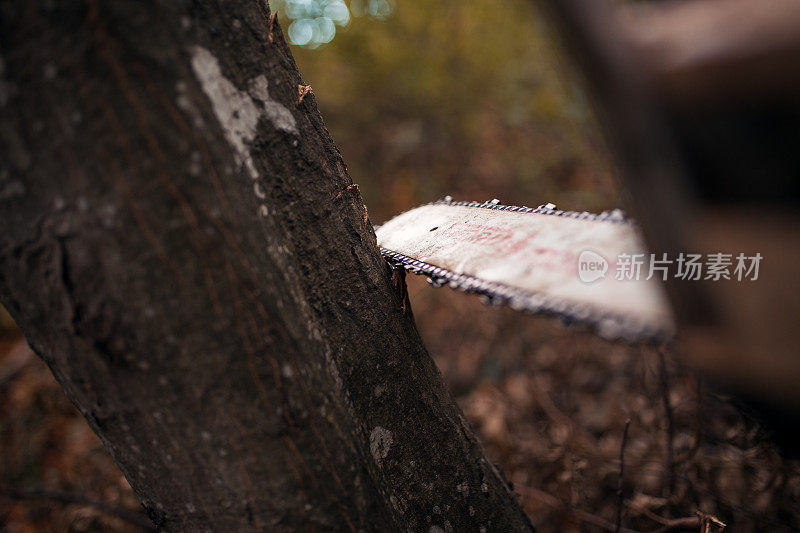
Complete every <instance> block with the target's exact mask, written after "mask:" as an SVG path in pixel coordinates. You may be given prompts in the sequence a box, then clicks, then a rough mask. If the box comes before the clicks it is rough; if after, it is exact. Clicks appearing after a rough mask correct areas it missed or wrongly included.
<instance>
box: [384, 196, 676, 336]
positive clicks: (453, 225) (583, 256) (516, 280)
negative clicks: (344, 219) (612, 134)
mask: <svg viewBox="0 0 800 533" xmlns="http://www.w3.org/2000/svg"><path fill="white" fill-rule="evenodd" d="M376 234H377V237H378V244H379V246H380V249H381V253H382V254H383V256H384V257H385V258H386V260H387V262H389V264H390V265H391V266H392V267H393V268H403V269H405V270H407V271H409V272H411V273H413V274H420V275H425V276H427V277H428V278H429V280H428V281H429V282H430V283H431V284H432V285H434V286H437V287H438V286H443V285H447V286H449V287H451V288H454V289H459V290H462V291H465V292H470V293H477V294H480V295H483V296H484V297H485V301H487V303H490V304H496V305H499V304H505V305H509V306H510V307H512V308H513V309H516V310H518V311H526V312H529V313H535V314H545V315H550V316H557V317H560V318H562V320H563V321H564V322H565V323H568V324H582V325H587V326H589V327H590V328H592V329H593V330H594V331H595V332H596V333H598V334H599V335H601V336H602V337H604V338H607V339H611V340H615V339H621V340H625V341H628V342H650V343H662V342H666V341H669V340H670V339H671V338H672V337H673V335H674V325H673V319H672V314H671V312H670V309H669V305H668V302H667V299H666V297H665V294H664V291H663V288H662V286H661V284H660V283H659V282H658V280H656V279H649V280H648V279H638V280H635V279H627V278H623V279H618V278H619V276H616V275H615V272H616V271H617V267H618V262H619V259H618V258H620V257H631V256H633V255H635V254H637V255H640V256H647V254H645V249H644V244H643V239H642V238H641V236H640V234H639V231H638V228H637V226H636V224H635V223H634V222H633V221H632V220H630V219H629V218H627V217H625V215H624V214H623V213H622V212H621V211H619V210H614V211H608V212H604V213H601V214H593V213H587V212H582V213H581V212H575V211H561V210H557V209H556V208H555V205H553V204H546V205H542V206H539V207H536V208H531V207H524V206H522V207H520V206H511V205H503V204H500V202H499V201H497V200H492V201H491V202H484V203H478V202H458V201H453V200H452V198H450V197H446V198H444V199H443V200H439V201H437V202H433V203H430V204H426V205H422V206H420V207H417V208H415V209H412V210H410V211H406V212H405V213H402V214H400V215H398V216H396V217H394V218H393V219H391V220H390V221H388V222H387V223H385V224H384V225H382V226H380V227H378V228H376ZM642 271H643V273H644V274H645V276H643V278H645V277H647V276H646V274H647V271H646V269H642Z"/></svg>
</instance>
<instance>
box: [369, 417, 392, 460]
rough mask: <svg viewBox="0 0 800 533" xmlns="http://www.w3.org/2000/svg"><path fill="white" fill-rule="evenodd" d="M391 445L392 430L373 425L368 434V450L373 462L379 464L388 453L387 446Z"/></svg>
mask: <svg viewBox="0 0 800 533" xmlns="http://www.w3.org/2000/svg"><path fill="white" fill-rule="evenodd" d="M391 446H392V432H391V431H389V430H388V429H386V428H382V427H381V426H375V429H373V430H372V433H370V435H369V451H370V452H371V453H372V458H373V459H375V463H376V464H378V465H380V464H381V463H382V462H383V460H384V459H386V456H387V455H389V448H391Z"/></svg>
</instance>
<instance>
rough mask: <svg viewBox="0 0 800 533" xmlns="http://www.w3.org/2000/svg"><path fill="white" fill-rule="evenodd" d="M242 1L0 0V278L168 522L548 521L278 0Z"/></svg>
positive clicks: (148, 502)
mask: <svg viewBox="0 0 800 533" xmlns="http://www.w3.org/2000/svg"><path fill="white" fill-rule="evenodd" d="M221 4H222V3H217V2H214V1H210V0H202V1H201V0H197V1H183V2H167V1H160V2H159V1H142V0H125V1H120V0H115V1H114V2H100V1H98V0H95V1H89V2H88V3H86V4H84V3H81V2H63V3H57V2H44V1H43V2H29V1H27V0H18V1H16V2H4V3H3V4H2V11H1V12H0V17H1V18H0V46H1V47H2V48H0V53H1V54H2V56H1V57H0V143H1V144H0V157H1V158H2V159H0V206H2V218H1V219H0V220H2V226H0V292H1V294H2V301H3V304H4V305H5V306H6V307H7V309H8V310H9V312H10V313H11V314H12V316H13V317H14V318H15V319H16V321H17V323H18V324H19V326H20V327H21V328H22V330H23V332H24V333H25V335H26V336H27V338H28V340H29V342H30V344H31V346H33V348H34V349H35V350H36V352H37V353H38V354H40V355H41V356H42V358H43V359H44V360H45V361H46V362H47V363H48V365H49V366H50V368H51V369H52V371H53V373H54V374H55V376H56V378H57V379H58V381H59V382H60V383H61V385H62V386H63V387H64V389H65V391H66V392H67V394H68V395H69V397H70V398H71V399H72V401H73V402H74V403H75V405H77V407H78V408H79V409H80V411H81V412H82V413H83V415H84V416H85V417H86V419H87V420H88V421H89V423H90V424H91V426H92V428H93V429H94V431H95V432H96V433H97V434H98V435H99V436H100V438H101V439H102V441H103V443H104V445H105V447H106V449H107V450H108V451H109V452H110V453H111V455H112V456H113V457H114V459H115V461H116V462H117V464H118V465H119V466H120V468H121V469H122V471H123V472H124V474H125V476H126V478H127V479H128V480H129V481H130V483H131V485H132V486H133V489H134V490H135V492H136V494H137V495H138V497H139V499H140V500H141V501H142V503H143V505H144V507H145V508H146V510H147V512H148V514H149V515H150V517H151V518H152V519H153V521H154V522H155V523H156V524H157V525H158V526H160V527H162V528H163V529H165V530H168V531H185V530H208V529H210V530H214V531H234V530H251V529H267V530H305V529H307V528H311V529H326V530H327V529H343V530H353V531H355V530H430V531H440V530H445V531H449V530H456V531H478V530H482V529H483V528H485V529H486V530H503V531H505V530H527V529H530V528H531V526H530V524H529V522H528V520H527V518H526V517H525V515H524V513H523V512H522V511H521V509H520V507H519V505H518V503H517V501H516V498H515V496H514V494H513V492H512V491H511V490H510V488H509V486H508V485H507V483H506V482H505V481H504V480H503V478H502V476H501V475H500V474H499V472H498V471H497V469H496V468H495V467H494V466H493V465H492V464H490V463H489V462H487V460H486V459H485V457H484V454H483V450H482V448H481V446H480V444H479V443H478V442H477V441H476V439H475V437H474V435H473V433H472V430H471V429H470V427H469V425H468V423H467V422H466V421H465V419H464V417H463V415H462V413H461V411H460V410H459V409H458V407H457V406H456V404H455V403H454V401H453V399H452V398H451V397H450V395H449V394H448V392H447V390H446V388H445V385H444V383H443V381H442V378H441V375H440V374H439V372H438V371H437V369H436V367H435V365H434V364H433V362H432V361H431V359H430V357H429V355H428V354H427V352H426V351H425V348H424V347H423V345H422V342H421V341H420V337H419V334H418V333H417V330H416V328H415V326H414V322H413V317H412V316H411V312H410V309H409V307H408V302H407V301H404V299H403V298H402V297H401V294H402V291H401V290H399V289H402V283H404V282H403V280H402V278H399V277H398V276H395V275H394V274H393V273H392V271H391V270H390V269H389V267H388V266H387V265H386V263H385V262H384V261H383V260H382V258H381V256H380V254H379V251H378V249H377V246H376V242H375V235H374V233H373V231H372V226H371V224H370V222H369V220H368V218H367V215H366V209H365V207H364V204H363V203H362V200H361V197H360V194H359V191H358V188H357V187H355V186H354V185H353V184H352V181H351V179H350V177H349V176H348V174H347V169H346V167H345V165H344V163H343V162H342V159H341V156H340V154H339V152H338V151H337V149H336V147H335V146H334V145H333V143H332V141H331V138H330V136H329V134H328V131H327V130H326V129H325V126H324V125H323V123H322V119H321V118H320V116H319V113H318V112H317V108H316V105H315V103H314V97H313V95H312V94H310V93H309V94H307V95H305V97H304V98H303V99H302V101H300V102H298V97H299V95H298V86H299V85H300V84H301V83H302V80H301V78H300V75H299V74H298V72H297V67H296V65H295V63H294V60H293V59H292V56H291V53H290V51H289V49H288V47H287V45H286V43H285V41H284V39H283V36H282V33H281V31H280V29H279V28H278V25H277V23H275V24H274V25H273V26H271V25H270V22H269V11H268V9H269V8H268V7H267V6H266V5H265V4H259V3H258V2H256V0H252V1H247V2H244V1H236V2H226V3H224V5H221ZM393 280H394V281H393Z"/></svg>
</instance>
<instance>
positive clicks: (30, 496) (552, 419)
mask: <svg viewBox="0 0 800 533" xmlns="http://www.w3.org/2000/svg"><path fill="white" fill-rule="evenodd" d="M408 282H409V292H410V297H411V302H412V303H413V305H414V312H415V315H416V318H417V323H418V326H419V329H420V331H421V333H422V335H423V337H424V339H425V341H426V344H427V345H428V347H429V349H430V351H431V353H432V354H433V356H434V358H435V360H436V362H437V364H438V365H439V368H440V369H441V371H442V373H443V374H444V376H445V379H446V380H447V382H448V384H449V386H450V390H451V391H452V393H453V395H454V396H455V397H456V398H457V400H458V402H459V404H460V405H461V407H462V409H463V410H464V412H465V413H466V415H467V418H468V419H469V420H470V422H471V423H472V425H473V427H474V428H475V430H476V431H477V432H478V434H479V436H480V438H481V440H482V442H483V443H484V446H485V447H486V450H487V453H488V455H489V457H490V458H491V459H492V460H493V461H495V462H496V463H498V464H499V465H500V466H501V467H502V469H503V471H504V472H505V475H506V477H507V478H508V480H509V481H511V482H512V483H513V486H514V488H515V490H516V491H517V493H518V494H519V495H520V498H521V501H522V504H523V505H524V507H525V509H526V511H527V512H528V514H529V516H530V517H531V519H532V521H533V522H534V524H535V525H536V526H537V528H538V529H539V531H544V532H547V531H602V530H611V531H613V530H614V525H615V524H616V520H617V513H618V512H620V510H621V513H622V523H623V525H624V526H625V527H626V528H629V529H631V530H635V531H656V530H659V529H662V528H664V527H666V526H667V525H669V524H672V525H675V522H670V520H674V519H678V518H688V519H694V520H697V519H698V517H713V518H708V520H709V521H710V529H709V531H712V532H713V531H719V530H720V528H719V527H718V526H717V525H715V524H714V522H713V520H715V519H716V520H719V521H720V522H722V523H725V524H727V526H728V527H727V529H726V530H727V531H737V532H738V531H791V530H794V529H797V528H800V463H798V461H796V460H790V459H785V458H783V457H782V455H781V454H780V453H779V450H778V449H777V448H776V446H775V445H774V444H772V443H771V441H770V439H769V434H768V432H767V431H766V430H765V429H764V428H763V427H762V426H760V425H759V423H758V422H757V421H756V420H754V419H753V418H752V417H749V416H748V415H746V414H744V412H743V411H742V410H740V409H738V408H737V407H735V405H734V403H733V402H732V401H731V399H730V398H726V397H724V396H721V395H720V394H719V393H718V392H715V391H714V390H713V389H712V388H711V387H710V386H709V385H707V384H705V383H702V382H701V381H700V380H699V379H698V377H697V376H696V375H695V373H693V372H692V371H691V370H688V369H687V368H685V367H684V366H682V365H680V364H678V363H677V362H676V361H675V360H674V358H673V357H672V355H671V354H669V353H664V352H661V351H659V350H657V349H654V348H642V347H633V346H627V345H622V344H614V343H608V342H605V341H602V340H600V339H598V338H596V337H594V336H593V335H590V334H588V333H585V332H581V331H577V330H572V329H568V328H565V327H563V326H561V325H560V324H559V323H558V322H557V321H555V320H551V319H541V318H535V317H530V316H526V315H522V314H519V313H516V312H514V311H512V310H510V309H507V308H495V307H489V306H486V305H483V304H482V303H480V301H479V299H478V298H477V297H474V296H469V295H464V294H461V293H457V292H455V291H451V290H449V289H433V288H431V287H429V286H428V285H427V284H426V283H425V281H424V278H420V277H415V276H410V277H409V279H408ZM627 420H630V423H629V428H628V435H627V439H626V442H625V446H624V474H623V483H622V506H620V497H619V490H618V489H619V479H620V466H621V464H620V451H621V449H622V441H623V434H624V432H625V425H626V421H627ZM670 435H671V437H670ZM670 450H671V451H670ZM0 457H2V461H0V531H2V532H4V533H5V532H7V533H22V532H33V531H75V532H78V531H112V532H123V531H141V530H142V528H141V527H139V526H136V525H135V524H133V523H132V522H131V521H130V520H126V519H122V518H119V517H117V516H115V515H114V514H112V513H110V512H109V511H108V509H100V508H98V506H93V505H88V504H85V503H74V502H69V501H66V500H69V499H70V498H71V497H72V496H78V497H79V498H84V499H88V500H92V501H95V502H101V503H103V504H105V505H107V506H111V507H114V508H119V509H123V510H129V511H133V512H134V513H139V512H140V507H139V505H138V502H137V500H136V498H135V496H134V495H133V492H132V491H131V489H130V487H129V485H128V484H127V482H126V481H125V479H124V477H123V476H122V474H121V472H120V471H119V469H118V468H117V467H116V465H115V464H114V463H113V461H112V460H111V458H110V457H109V455H108V454H107V453H106V452H105V451H104V450H103V447H102V445H101V443H100V441H99V439H98V438H97V437H96V436H95V435H94V434H93V433H92V431H91V430H90V429H89V426H88V425H87V424H86V422H85V421H84V419H83V418H82V417H81V416H80V414H79V413H78V412H77V410H76V409H75V408H74V407H73V406H72V404H71V403H70V402H69V400H68V399H67V398H66V396H65V395H64V393H63V392H62V391H61V389H60V387H59V386H58V384H57V383H56V382H55V380H54V378H53V377H52V375H51V374H50V372H49V370H48V369H47V367H46V365H45V364H44V363H43V362H42V361H41V360H39V359H38V358H37V357H36V356H35V355H34V354H33V353H32V352H31V351H30V349H29V348H28V347H27V344H26V343H25V342H24V340H23V339H22V338H21V337H20V336H19V333H18V332H17V331H16V330H14V329H13V328H11V329H9V328H7V329H6V330H5V331H4V332H3V334H2V339H0ZM41 490H46V491H51V493H50V494H47V495H41V494H37V493H36V492H35V491H41ZM698 513H699V514H698ZM139 516H143V515H139ZM684 530H686V529H684ZM689 530H695V531H699V530H700V528H699V527H698V526H694V527H693V528H692V529H689Z"/></svg>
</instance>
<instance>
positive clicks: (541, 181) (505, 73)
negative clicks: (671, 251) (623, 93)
mask: <svg viewBox="0 0 800 533" xmlns="http://www.w3.org/2000/svg"><path fill="white" fill-rule="evenodd" d="M386 1H388V0H386ZM301 3H302V4H303V5H304V6H312V7H310V8H309V9H308V10H306V7H303V9H299V8H298V7H297V6H298V4H301ZM339 3H340V2H339ZM271 4H272V8H273V9H278V10H279V20H280V22H281V24H282V26H283V27H284V28H286V27H290V26H291V25H292V24H295V23H297V21H298V20H311V17H314V16H316V15H319V14H320V13H324V12H325V9H326V7H330V5H333V4H334V2H333V1H332V0H307V1H303V2H298V0H276V1H273V2H272V3H271ZM373 4H374V5H377V4H375V0H358V1H351V2H350V3H349V8H350V15H348V17H347V21H348V22H347V23H346V25H342V26H340V27H339V28H338V30H337V33H336V36H335V38H334V39H333V40H332V41H331V42H330V43H329V44H325V45H322V46H318V47H317V46H315V47H300V46H295V47H294V49H293V52H294V54H295V57H296V59H297V62H298V64H299V65H300V70H301V73H302V75H303V77H304V79H305V80H306V82H307V83H310V84H311V85H312V86H313V88H314V94H315V96H316V98H317V101H318V103H319V106H320V109H321V112H322V115H323V117H324V118H325V121H326V124H327V126H328V128H329V129H330V130H331V133H332V135H333V137H334V140H335V141H336V143H337V145H338V146H339V148H340V150H341V151H342V154H343V156H344V160H345V162H346V163H347V164H348V166H349V170H350V173H351V175H352V178H353V180H354V181H355V182H357V183H359V185H360V186H361V190H362V192H363V194H364V197H365V201H366V203H367V205H368V206H369V208H370V211H371V214H372V218H373V222H381V221H383V220H384V219H385V218H387V217H389V216H391V215H393V214H396V213H397V212H398V211H401V210H403V209H407V208H409V207H411V206H413V205H414V204H417V203H420V202H425V201H430V200H435V199H437V198H439V197H441V196H444V195H447V194H450V195H452V196H454V197H456V198H459V199H470V200H487V199H491V198H495V197H496V198H498V199H500V200H501V201H502V202H504V203H514V204H527V205H539V204H541V203H545V202H547V201H552V202H555V203H557V204H563V207H565V208H569V209H580V210H582V209H586V210H595V211H596V210H602V209H605V208H609V207H616V204H617V203H618V202H617V197H616V187H615V185H614V182H613V180H612V179H611V177H610V171H609V165H608V162H607V160H606V157H605V155H604V152H603V148H602V146H600V143H599V136H598V134H597V132H596V129H595V127H594V124H593V123H592V120H591V117H590V114H589V112H588V109H587V104H586V101H585V98H584V95H583V94H582V92H581V89H580V87H579V85H578V84H577V83H575V80H574V79H573V76H572V75H571V74H572V73H571V72H570V71H569V67H568V64H567V63H566V62H565V61H564V59H563V57H562V56H561V53H560V50H558V49H557V47H556V45H555V40H554V39H553V38H552V36H551V35H550V34H549V32H548V28H547V27H546V26H545V25H544V23H543V21H542V16H541V14H540V13H538V12H536V11H535V10H534V8H533V6H532V3H531V2H530V1H529V0H509V1H507V2H504V3H503V4H502V5H499V4H497V3H496V2H492V1H490V0H470V1H468V2H457V1H454V0H445V1H441V0H440V1H435V0H419V1H417V2H397V3H391V4H387V5H388V6H390V8H391V12H390V15H383V14H381V13H382V12H380V11H377V10H374V11H373V12H370V11H369V6H370V5H373ZM365 6H367V8H366V9H365ZM373 7H374V6H373ZM303 17H305V19H304V18H303ZM381 19H383V20H381ZM291 35H292V34H291V32H290V36H291Z"/></svg>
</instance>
